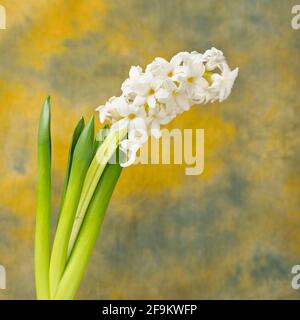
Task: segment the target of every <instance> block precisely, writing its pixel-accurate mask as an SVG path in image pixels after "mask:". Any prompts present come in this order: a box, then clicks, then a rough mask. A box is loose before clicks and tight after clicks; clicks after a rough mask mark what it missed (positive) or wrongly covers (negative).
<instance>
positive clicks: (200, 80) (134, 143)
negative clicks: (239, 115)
mask: <svg viewBox="0 0 300 320" xmlns="http://www.w3.org/2000/svg"><path fill="white" fill-rule="evenodd" d="M237 75H238V68H236V69H234V70H231V69H230V68H229V66H228V65H227V62H226V60H225V57H224V54H223V52H222V51H220V50H218V49H216V48H211V49H209V50H207V51H205V52H204V54H201V53H198V52H196V51H193V52H191V53H189V52H180V53H178V54H176V55H175V56H174V57H173V58H172V59H171V60H170V61H167V60H165V59H163V58H159V57H158V58H155V59H154V61H153V62H151V63H150V64H148V65H147V67H146V69H145V72H144V71H143V69H142V68H141V67H139V66H133V67H131V69H130V71H129V78H128V79H126V80H125V81H124V82H123V84H122V87H121V89H122V95H121V96H120V97H112V98H111V99H109V101H108V102H107V103H106V104H105V105H104V106H100V107H99V108H97V110H98V111H99V117H100V121H101V122H102V123H103V122H105V121H109V122H110V123H111V124H112V127H111V129H112V131H116V130H119V129H120V128H123V129H124V128H126V130H127V137H125V138H124V139H123V141H121V143H120V148H121V149H122V150H123V151H124V152H125V153H126V154H127V156H128V158H127V159H128V160H127V162H126V163H123V164H122V165H123V166H128V165H131V164H132V163H134V161H135V156H136V153H137V151H138V150H139V149H140V147H141V146H142V144H143V143H145V142H146V141H147V139H148V137H149V136H150V135H153V136H154V137H156V138H159V137H160V136H161V130H160V126H161V125H165V124H167V123H169V122H170V121H172V119H174V118H175V117H176V116H177V115H178V114H180V113H182V112H184V111H187V110H189V109H190V107H191V106H192V105H194V104H201V103H207V102H214V101H216V100H218V101H220V102H222V101H224V100H225V99H226V98H227V97H228V96H229V95H230V93H231V90H232V86H233V84H234V81H235V79H236V77H237Z"/></svg>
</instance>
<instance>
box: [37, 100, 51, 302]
mask: <svg viewBox="0 0 300 320" xmlns="http://www.w3.org/2000/svg"><path fill="white" fill-rule="evenodd" d="M50 122H51V114H50V97H48V98H47V99H46V100H45V102H44V105H43V107H42V111H41V115H40V120H39V129H38V183H37V212H36V228H35V281H36V295H37V299H43V300H47V299H49V298H50V294H49V261H50V234H51V229H50V228H51V129H50Z"/></svg>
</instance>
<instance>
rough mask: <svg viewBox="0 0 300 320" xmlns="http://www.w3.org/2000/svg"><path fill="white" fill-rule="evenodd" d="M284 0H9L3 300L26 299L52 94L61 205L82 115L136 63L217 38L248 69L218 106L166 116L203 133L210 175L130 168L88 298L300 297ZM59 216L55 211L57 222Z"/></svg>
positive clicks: (1, 163)
mask: <svg viewBox="0 0 300 320" xmlns="http://www.w3.org/2000/svg"><path fill="white" fill-rule="evenodd" d="M294 2H295V1H290V0H284V1H283V0H251V1H250V0H223V1H219V0H187V1H182V0H151V1H148V0H127V1H124V0H123V1H122V0H76V1H75V0H73V1H72V0H1V1H0V4H1V5H3V6H5V8H6V12H7V29H6V30H0V52H1V58H0V146H1V157H0V264H2V265H4V266H5V267H6V270H7V290H0V298H1V299H26V298H27V299H33V298H34V297H35V294H34V276H33V274H34V272H33V238H34V219H35V185H36V179H37V177H36V172H37V167H36V165H37V163H36V156H37V155H36V134H37V121H38V115H39V111H40V107H41V103H42V101H43V99H44V98H45V96H46V95H47V94H50V95H51V96H52V103H53V109H52V116H53V126H52V133H53V212H54V214H55V212H56V211H57V208H58V205H59V194H60V192H61V190H62V181H63V173H64V167H65V164H66V157H67V152H66V150H67V147H68V143H69V140H70V136H71V133H72V128H73V127H74V125H75V123H76V121H77V119H78V118H79V117H80V116H81V115H82V114H84V115H86V116H90V115H91V114H92V113H93V110H94V108H95V107H97V106H98V105H99V104H102V103H104V102H105V101H106V100H107V99H108V98H109V97H110V96H112V95H118V94H119V92H120V85H121V83H122V81H123V80H124V79H125V78H126V77H127V73H128V70H129V68H130V66H131V65H133V64H140V65H141V66H145V64H146V63H149V62H150V61H151V60H152V59H153V58H154V57H155V56H162V57H165V58H170V57H171V56H172V55H174V54H175V53H176V52H178V51H183V50H189V51H192V50H198V51H200V52H201V51H204V50H205V49H207V48H209V47H211V46H216V47H217V48H220V49H222V50H223V51H224V52H225V54H226V56H227V57H228V60H229V64H230V65H231V66H232V67H235V66H239V67H240V75H239V78H238V80H237V82H236V85H235V87H234V90H233V92H232V95H231V97H230V99H228V100H227V101H226V102H225V103H223V104H218V103H215V104H212V105H206V106H201V107H194V108H193V109H192V110H191V111H190V112H188V113H186V114H184V115H182V116H181V117H179V118H178V119H176V120H175V121H174V122H172V124H171V125H170V127H172V128H204V129H205V171H204V173H203V174H202V175H201V176H185V174H184V167H183V166H163V165H159V166H156V165H153V166H150V165H148V166H133V167H131V168H127V169H126V170H124V171H123V173H122V177H121V179H120V181H119V184H118V187H117V189H116V191H115V193H114V196H113V199H112V202H111V204H110V207H109V210H108V212H107V217H106V219H105V222H104V225H103V232H102V234H101V236H100V238H99V241H98V243H97V247H96V249H95V251H94V254H93V257H92V261H91V263H90V265H89V268H88V271H87V273H86V276H85V278H84V281H83V283H82V285H81V287H80V291H79V294H78V296H77V297H78V298H82V299H91V298H95V299H116V298H120V299H133V298H135V299H144V298H158V299H160V298H161V299H163V298H164V299H169V298H170V299H172V298H193V299H202V298H207V299H216V298H221V299H223V298H243V299H244V298H251V299H252V298H257V299H266V298H271V299H279V298H283V299H287V298H292V299H297V298H299V294H300V290H299V291H295V290H293V289H292V288H291V284H290V283H291V278H292V275H291V268H292V266H293V265H295V264H300V208H299V205H300V198H299V194H300V182H299V178H300V168H299V162H300V121H299V111H300V95H299V87H300V79H299V74H300V59H299V57H300V30H299V31H295V30H293V29H292V28H291V17H292V15H291V8H292V6H293V5H294ZM54 223H55V222H53V224H54Z"/></svg>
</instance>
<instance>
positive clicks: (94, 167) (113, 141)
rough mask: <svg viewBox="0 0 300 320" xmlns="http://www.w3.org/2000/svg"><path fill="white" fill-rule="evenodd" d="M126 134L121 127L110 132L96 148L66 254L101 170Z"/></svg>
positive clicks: (75, 236) (74, 238)
mask: <svg viewBox="0 0 300 320" xmlns="http://www.w3.org/2000/svg"><path fill="white" fill-rule="evenodd" d="M126 134H127V129H123V130H120V131H116V132H110V133H109V134H108V136H107V138H106V139H105V140H104V142H103V143H102V144H101V146H100V147H99V149H98V150H97V152H96V154H95V156H94V159H93V160H92V162H91V165H90V167H89V169H88V172H87V175H86V178H85V181H84V185H83V188H82V193H81V197H80V201H79V204H78V208H77V212H76V217H75V220H74V225H73V229H72V233H71V236H70V242H69V247H68V256H70V254H71V252H72V249H73V247H74V244H75V241H76V238H77V235H78V233H79V230H80V227H81V225H82V222H83V219H84V216H85V213H86V210H87V208H88V206H89V203H90V201H91V199H92V196H93V194H94V191H95V189H96V187H97V184H98V182H99V180H100V177H101V175H102V172H103V170H104V168H105V166H106V164H107V162H108V161H109V160H110V158H111V157H112V155H113V154H114V153H115V151H116V149H117V148H118V145H119V143H120V141H121V140H122V139H123V138H124V137H125V135H126Z"/></svg>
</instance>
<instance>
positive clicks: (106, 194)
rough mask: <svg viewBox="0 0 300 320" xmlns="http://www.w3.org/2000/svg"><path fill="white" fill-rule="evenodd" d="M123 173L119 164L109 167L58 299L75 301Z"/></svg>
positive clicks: (87, 214) (97, 188)
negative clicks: (111, 199)
mask: <svg viewBox="0 0 300 320" xmlns="http://www.w3.org/2000/svg"><path fill="white" fill-rule="evenodd" d="M121 171H122V168H121V166H120V165H119V164H107V166H106V168H105V170H104V172H103V174H102V176H101V179H100V181H99V183H98V185H97V187H96V190H95V193H94V195H93V197H92V200H91V202H90V205H89V207H88V210H87V213H86V215H85V218H84V221H83V224H82V227H81V229H80V232H79V234H78V238H77V240H76V243H75V246H74V248H73V250H72V253H71V256H70V259H69V261H68V264H67V266H66V269H65V272H64V274H63V277H62V279H61V281H60V284H59V287H58V290H57V294H56V295H55V299H57V300H70V299H73V298H74V296H75V294H76V292H77V289H78V287H79V284H80V281H81V279H82V277H83V275H84V272H85V270H86V268H87V265H88V262H89V260H90V257H91V254H92V251H93V248H94V246H95V243H96V240H97V236H98V234H99V232H100V228H101V225H102V222H103V219H104V215H105V212H106V209H107V206H108V204H109V201H110V198H111V196H112V193H113V191H114V188H115V186H116V184H117V182H118V179H119V177H120V174H121Z"/></svg>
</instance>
